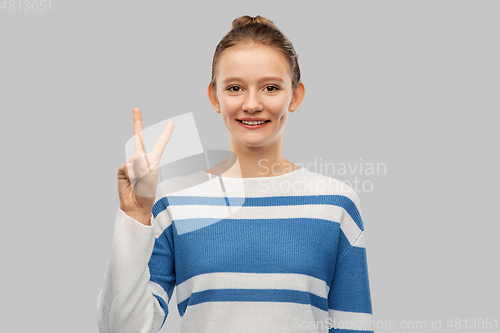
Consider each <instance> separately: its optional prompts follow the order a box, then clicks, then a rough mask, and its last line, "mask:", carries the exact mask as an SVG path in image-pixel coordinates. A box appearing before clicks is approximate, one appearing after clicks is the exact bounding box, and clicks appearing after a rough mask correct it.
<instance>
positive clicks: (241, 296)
mask: <svg viewBox="0 0 500 333" xmlns="http://www.w3.org/2000/svg"><path fill="white" fill-rule="evenodd" d="M205 302H282V303H283V302H286V303H298V304H311V305H312V306H314V307H317V308H318V309H321V310H323V311H328V300H327V299H326V298H323V297H319V296H317V295H314V294H311V293H309V292H305V291H299V290H286V289H210V290H205V291H201V292H195V293H192V294H191V296H190V297H189V298H188V299H186V300H184V301H183V302H181V303H180V304H179V314H180V315H181V316H183V315H184V312H185V311H186V308H187V307H188V306H191V305H195V304H200V303H205Z"/></svg>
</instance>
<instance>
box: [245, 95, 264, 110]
mask: <svg viewBox="0 0 500 333" xmlns="http://www.w3.org/2000/svg"><path fill="white" fill-rule="evenodd" d="M242 107H243V110H244V111H248V112H255V111H259V110H262V108H263V106H262V101H261V100H260V96H259V92H258V91H253V90H250V91H249V92H248V93H247V94H246V96H245V101H244V103H243V106H242Z"/></svg>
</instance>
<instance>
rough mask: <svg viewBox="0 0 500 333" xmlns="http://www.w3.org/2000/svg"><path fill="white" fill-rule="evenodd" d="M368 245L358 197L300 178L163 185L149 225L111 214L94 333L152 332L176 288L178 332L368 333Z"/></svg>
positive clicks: (200, 179)
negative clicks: (111, 229)
mask: <svg viewBox="0 0 500 333" xmlns="http://www.w3.org/2000/svg"><path fill="white" fill-rule="evenodd" d="M364 239H365V238H364V227H363V220H362V216H361V210H360V202H359V198H358V195H357V193H356V192H355V191H354V190H353V189H352V188H351V187H349V186H348V185H346V184H345V183H343V182H341V181H340V180H337V179H335V178H332V177H328V176H324V175H321V174H319V173H316V172H311V171H308V170H307V169H305V168H300V169H297V170H295V171H292V172H289V173H286V174H284V175H279V176H275V177H261V178H230V177H220V176H214V175H211V174H209V173H207V172H205V171H200V172H197V173H194V174H192V175H189V176H183V177H175V178H172V179H169V180H165V181H162V182H160V183H159V185H158V187H157V195H156V201H155V205H154V207H153V211H152V214H151V221H150V225H143V224H141V223H139V222H138V221H136V220H134V219H133V218H131V217H129V216H128V215H126V214H125V213H124V212H123V211H122V210H121V209H120V208H118V212H117V215H116V219H115V225H114V235H113V240H112V246H111V253H110V257H109V261H108V266H107V269H106V274H105V277H104V285H103V288H102V290H101V292H100V293H99V297H98V305H97V324H98V329H99V332H100V333H128V332H130V333H156V332H159V331H160V329H161V328H162V327H163V325H164V323H165V319H166V318H167V315H168V313H169V307H171V306H172V305H173V304H174V303H172V302H170V301H171V297H172V293H173V290H174V287H176V288H177V300H176V304H177V308H178V311H179V314H180V316H181V330H180V332H181V333H205V332H206V333H225V332H227V333H229V332H230V333H236V332H238V333H241V332H252V333H254V332H297V333H298V332H309V333H310V332H337V333H340V332H343V333H354V332H364V333H367V332H373V330H372V325H371V323H372V304H371V296H370V287H369V280H368V265H367V257H366V250H365V242H364ZM163 331H165V332H169V330H168V329H166V328H165V329H164V330H163Z"/></svg>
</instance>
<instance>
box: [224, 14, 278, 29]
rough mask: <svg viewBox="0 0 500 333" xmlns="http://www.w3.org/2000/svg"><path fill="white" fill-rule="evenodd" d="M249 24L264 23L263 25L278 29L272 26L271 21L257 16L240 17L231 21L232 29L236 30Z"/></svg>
mask: <svg viewBox="0 0 500 333" xmlns="http://www.w3.org/2000/svg"><path fill="white" fill-rule="evenodd" d="M250 23H264V24H267V25H269V26H271V27H273V28H275V29H278V27H276V25H274V23H273V21H271V20H268V19H266V18H265V17H262V16H260V15H257V16H255V17H251V16H248V15H244V16H240V17H238V18H237V19H234V20H233V26H232V29H234V28H237V27H241V26H243V25H246V24H250Z"/></svg>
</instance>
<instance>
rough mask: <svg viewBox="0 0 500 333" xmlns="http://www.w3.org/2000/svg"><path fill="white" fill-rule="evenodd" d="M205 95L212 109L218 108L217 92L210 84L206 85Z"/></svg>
mask: <svg viewBox="0 0 500 333" xmlns="http://www.w3.org/2000/svg"><path fill="white" fill-rule="evenodd" d="M207 95H208V99H209V100H210V104H212V106H213V107H214V108H219V99H218V98H217V91H215V89H213V87H212V84H211V83H209V84H208V88H207Z"/></svg>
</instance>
